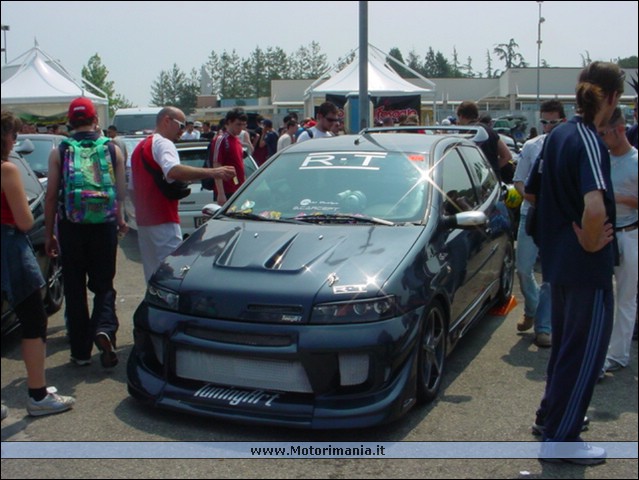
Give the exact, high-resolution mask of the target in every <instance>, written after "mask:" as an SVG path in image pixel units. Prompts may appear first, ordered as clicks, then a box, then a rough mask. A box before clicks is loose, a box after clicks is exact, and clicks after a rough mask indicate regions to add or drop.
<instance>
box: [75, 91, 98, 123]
mask: <svg viewBox="0 0 639 480" xmlns="http://www.w3.org/2000/svg"><path fill="white" fill-rule="evenodd" d="M68 116H69V122H77V121H78V120H89V119H92V118H95V117H97V113H96V111H95V107H94V106H93V102H92V101H91V100H89V99H88V98H87V97H78V98H76V99H75V100H73V101H72V102H71V104H70V105H69V113H68Z"/></svg>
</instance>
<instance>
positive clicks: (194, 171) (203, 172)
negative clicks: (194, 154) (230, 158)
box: [167, 164, 235, 182]
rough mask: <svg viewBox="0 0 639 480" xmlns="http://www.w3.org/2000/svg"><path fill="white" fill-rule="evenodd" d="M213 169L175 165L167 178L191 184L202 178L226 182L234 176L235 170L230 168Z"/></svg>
mask: <svg viewBox="0 0 639 480" xmlns="http://www.w3.org/2000/svg"><path fill="white" fill-rule="evenodd" d="M213 167H214V168H204V167H191V166H190V165H182V164H180V165H175V166H174V167H173V168H171V170H169V173H168V174H167V177H168V178H170V179H172V180H179V181H182V182H192V181H194V180H202V179H203V178H214V179H216V180H218V179H219V180H227V179H229V178H233V177H234V176H235V168H234V167H231V166H224V167H223V166H219V165H215V164H214V165H213Z"/></svg>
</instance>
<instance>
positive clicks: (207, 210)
mask: <svg viewBox="0 0 639 480" xmlns="http://www.w3.org/2000/svg"><path fill="white" fill-rule="evenodd" d="M220 208H222V207H221V206H219V205H218V204H217V203H207V204H206V205H204V206H203V207H202V214H203V215H206V216H207V217H212V216H213V215H215V213H216V212H217V211H218V210H219V209H220Z"/></svg>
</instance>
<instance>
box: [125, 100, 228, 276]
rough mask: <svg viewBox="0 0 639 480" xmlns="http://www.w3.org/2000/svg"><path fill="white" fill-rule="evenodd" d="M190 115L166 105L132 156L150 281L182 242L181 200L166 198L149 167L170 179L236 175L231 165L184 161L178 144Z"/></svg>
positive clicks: (138, 218) (142, 252)
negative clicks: (153, 126)
mask: <svg viewBox="0 0 639 480" xmlns="http://www.w3.org/2000/svg"><path fill="white" fill-rule="evenodd" d="M185 121H186V118H185V116H184V112H182V110H180V109H179V108H175V107H165V108H163V109H162V110H160V112H159V113H158V115H157V118H156V122H155V132H154V133H153V135H151V136H149V137H147V138H146V139H144V140H142V141H141V142H140V143H139V144H138V146H137V147H136V148H135V150H134V151H133V154H132V155H131V175H132V177H133V200H134V203H135V215H136V221H137V224H138V244H139V246H140V256H141V257H142V265H143V267H144V278H145V280H146V281H147V282H148V281H149V279H150V278H151V275H153V272H155V270H156V269H157V268H158V267H159V266H160V264H161V263H162V260H164V258H165V257H166V256H167V255H168V254H170V253H171V252H173V250H175V249H176V248H177V246H178V245H179V244H180V242H181V241H182V231H181V229H180V217H179V215H178V200H177V199H171V198H168V197H166V196H165V195H164V194H163V193H162V191H161V190H160V188H159V187H158V186H157V185H156V183H155V180H154V179H153V175H152V174H151V173H150V172H148V171H147V169H146V168H145V163H146V165H147V166H150V167H151V168H152V169H155V170H161V171H162V174H163V175H164V177H165V178H166V180H167V182H169V183H170V182H174V181H176V180H177V181H181V182H192V181H195V180H202V179H205V178H216V179H221V180H227V179H230V178H233V177H234V176H235V169H234V168H233V167H231V166H224V167H218V168H204V167H202V168H200V167H192V166H189V165H182V164H181V163H180V156H179V154H178V151H177V148H176V147H175V143H174V142H176V141H178V140H179V139H180V137H181V136H182V133H183V132H184V129H185V128H186V124H185Z"/></svg>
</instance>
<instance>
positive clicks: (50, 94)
mask: <svg viewBox="0 0 639 480" xmlns="http://www.w3.org/2000/svg"><path fill="white" fill-rule="evenodd" d="M98 90H99V89H98ZM102 93H104V92H102ZM82 96H83V97H87V98H90V99H91V100H92V101H93V103H94V104H95V107H96V110H97V111H98V115H99V117H100V120H101V122H103V123H106V122H108V99H107V98H106V94H105V95H104V98H103V97H99V96H97V95H95V94H93V93H90V92H89V91H88V90H86V89H85V88H84V87H83V86H82V83H81V82H78V81H76V80H75V79H74V78H73V76H72V75H71V74H70V73H68V72H67V70H66V69H65V68H64V67H63V66H62V65H61V64H60V63H59V62H57V61H55V60H54V59H53V58H51V57H50V56H49V55H47V54H46V53H44V52H43V51H42V50H40V48H39V47H38V46H35V47H33V48H32V49H31V50H29V51H27V52H26V53H24V54H22V55H21V56H20V57H18V58H17V59H15V60H14V61H13V62H11V63H10V64H8V65H7V66H5V67H2V108H3V109H8V110H11V111H12V112H14V113H16V114H17V115H19V116H20V117H23V118H25V119H28V120H35V119H42V118H45V119H46V118H48V119H58V122H59V121H61V120H60V119H66V115H67V109H68V108H69V103H71V101H72V100H73V99H75V98H77V97H82Z"/></svg>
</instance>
